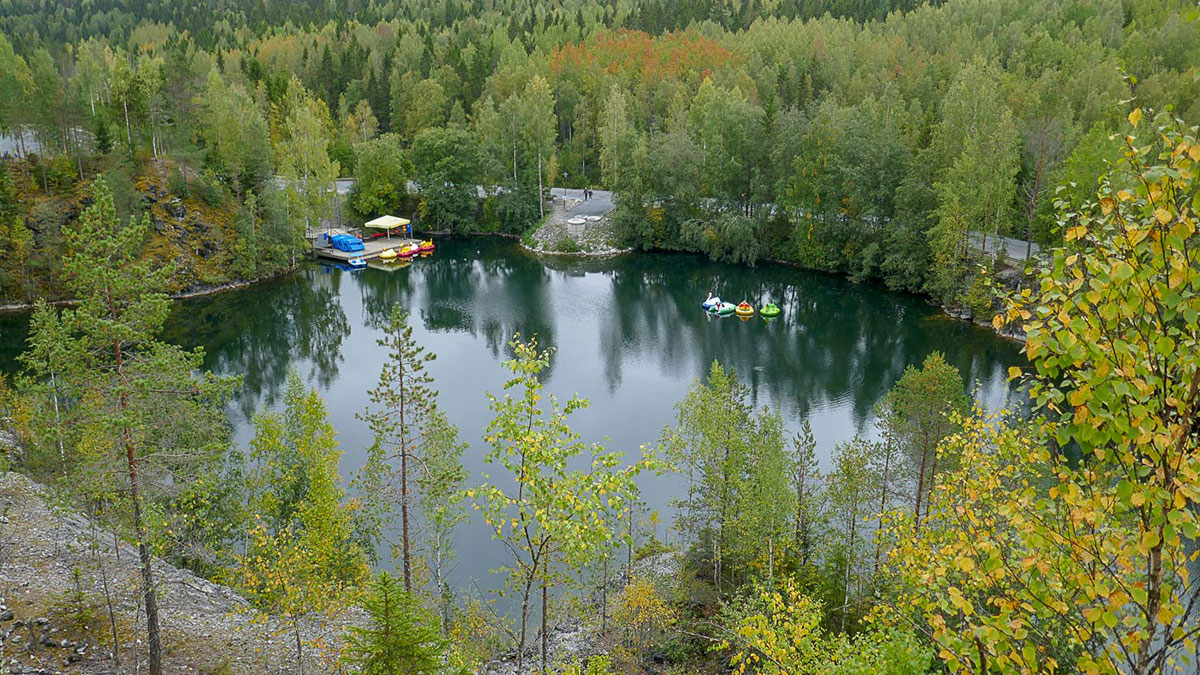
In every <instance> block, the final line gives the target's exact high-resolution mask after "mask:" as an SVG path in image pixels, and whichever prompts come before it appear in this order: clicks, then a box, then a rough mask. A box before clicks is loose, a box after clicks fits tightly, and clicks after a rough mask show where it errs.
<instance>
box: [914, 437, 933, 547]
mask: <svg viewBox="0 0 1200 675" xmlns="http://www.w3.org/2000/svg"><path fill="white" fill-rule="evenodd" d="M928 457H929V450H928V449H926V448H921V468H920V469H919V470H918V471H917V505H916V508H915V509H914V510H913V519H914V520H913V523H914V524H915V525H916V528H917V530H920V529H921V496H922V495H924V494H925V462H926V460H927V459H928Z"/></svg>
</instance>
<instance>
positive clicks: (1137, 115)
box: [1129, 108, 1142, 127]
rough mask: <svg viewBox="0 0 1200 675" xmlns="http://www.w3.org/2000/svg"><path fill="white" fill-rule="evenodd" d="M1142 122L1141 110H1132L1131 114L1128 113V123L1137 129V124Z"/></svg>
mask: <svg viewBox="0 0 1200 675" xmlns="http://www.w3.org/2000/svg"><path fill="white" fill-rule="evenodd" d="M1141 121H1142V109H1141V108H1134V109H1133V112H1131V113H1129V123H1130V124H1132V125H1133V126H1134V127H1137V125H1138V122H1141Z"/></svg>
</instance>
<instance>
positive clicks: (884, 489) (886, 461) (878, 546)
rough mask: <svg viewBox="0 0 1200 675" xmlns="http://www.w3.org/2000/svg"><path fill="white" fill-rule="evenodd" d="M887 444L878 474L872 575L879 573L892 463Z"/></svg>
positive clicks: (889, 444) (889, 443)
mask: <svg viewBox="0 0 1200 675" xmlns="http://www.w3.org/2000/svg"><path fill="white" fill-rule="evenodd" d="M884 443H886V444H887V445H885V446H884V450H883V475H882V476H880V481H879V482H880V483H882V485H881V486H880V490H881V491H880V494H879V529H878V530H877V532H876V535H875V571H874V575H875V576H878V575H879V557H880V555H881V553H882V548H883V547H882V542H881V541H880V539H879V534H878V533H879V532H883V512H884V510H885V509H887V498H888V474H889V472H890V471H891V464H892V446H891V441H884Z"/></svg>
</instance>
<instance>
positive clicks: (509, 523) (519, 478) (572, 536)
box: [468, 335, 648, 674]
mask: <svg viewBox="0 0 1200 675" xmlns="http://www.w3.org/2000/svg"><path fill="white" fill-rule="evenodd" d="M511 347H512V349H513V351H514V352H515V356H514V358H513V359H511V360H509V361H508V362H506V364H505V365H506V366H507V367H508V369H509V370H511V371H512V373H513V378H512V379H511V380H509V381H508V382H507V383H506V384H505V389H507V390H513V389H516V390H517V394H518V395H517V396H515V397H514V396H511V395H505V397H504V398H503V399H501V398H498V397H496V396H492V395H489V400H490V401H491V407H492V411H493V412H494V413H495V417H494V418H493V419H492V421H491V423H490V424H489V425H488V429H487V437H486V440H487V443H488V445H490V446H491V449H490V450H489V451H488V454H487V455H486V456H485V458H484V462H485V463H486V464H487V465H489V466H495V467H499V468H500V469H502V470H503V471H504V473H505V476H504V477H503V478H502V479H501V480H499V481H496V480H494V479H493V478H492V477H491V476H490V475H489V474H488V473H486V472H485V473H484V483H483V484H481V485H480V486H479V487H478V488H475V489H473V490H469V491H468V495H469V496H471V497H472V498H473V499H474V500H475V506H476V508H477V509H479V510H480V511H481V512H482V513H483V516H484V520H485V521H486V522H487V524H488V525H489V526H491V527H492V528H493V530H494V533H495V536H496V538H497V539H499V540H500V541H501V542H502V543H503V544H504V546H505V549H507V551H508V552H509V554H510V556H511V557H512V561H513V564H512V566H511V567H505V568H503V571H504V572H505V573H507V576H508V579H507V586H508V588H509V589H510V590H512V591H515V592H516V593H518V594H519V596H520V599H521V605H520V627H519V629H518V632H517V634H516V636H515V637H516V641H517V673H518V674H520V673H523V672H525V670H524V668H525V642H526V637H527V634H528V630H527V629H528V620H529V615H530V611H531V609H532V607H531V600H532V599H533V591H534V588H535V586H538V585H540V586H541V590H542V628H543V630H542V635H543V641H544V639H545V635H546V630H545V629H546V627H547V622H548V619H547V614H548V611H547V610H548V605H547V601H546V600H547V594H548V590H549V589H548V586H549V585H550V583H552V581H553V580H554V579H555V578H556V575H555V572H554V569H553V566H555V565H565V566H567V567H570V568H574V569H578V568H580V567H582V566H583V565H585V564H587V563H588V562H589V561H591V560H594V559H595V557H596V556H597V555H598V554H599V553H600V552H601V551H604V550H606V549H607V548H608V545H609V543H610V542H611V541H612V539H613V538H614V537H615V536H616V532H618V531H619V529H620V521H621V520H622V516H623V514H624V512H625V510H626V509H627V508H628V504H629V501H630V500H631V499H632V496H633V495H634V493H635V490H636V486H635V484H634V478H635V476H636V475H637V474H638V473H639V472H640V471H641V470H642V469H643V468H645V467H646V466H648V463H647V462H646V461H645V460H643V461H639V462H637V463H634V464H631V465H627V466H625V467H621V466H620V464H621V461H622V455H621V453H615V452H606V451H604V449H603V448H602V447H600V446H598V445H588V444H586V443H584V442H583V441H582V440H580V438H579V435H578V434H577V433H575V431H573V430H572V429H571V427H570V425H569V424H568V422H567V418H568V416H569V415H570V414H571V413H573V412H575V411H577V410H580V409H582V408H584V407H586V406H587V401H586V400H584V399H581V398H578V397H572V398H571V399H570V400H569V401H567V403H566V405H562V406H560V405H559V403H558V401H557V399H555V397H553V396H549V397H546V396H545V395H544V394H543V391H544V389H543V385H542V382H541V372H542V370H543V369H545V368H546V366H547V365H549V362H550V353H549V352H547V351H541V350H539V349H538V346H537V342H536V340H530V341H529V342H522V341H521V339H520V336H519V335H518V336H516V337H515V338H514V340H513V342H512V343H511ZM546 398H548V401H549V407H548V408H547V407H544V405H545V404H544V403H543V399H546ZM585 458H590V463H589V468H588V469H586V470H578V469H571V468H570V467H571V465H573V464H577V463H578V462H579V461H581V460H584V459H585ZM543 647H544V645H543ZM544 664H545V649H544V648H543V665H544Z"/></svg>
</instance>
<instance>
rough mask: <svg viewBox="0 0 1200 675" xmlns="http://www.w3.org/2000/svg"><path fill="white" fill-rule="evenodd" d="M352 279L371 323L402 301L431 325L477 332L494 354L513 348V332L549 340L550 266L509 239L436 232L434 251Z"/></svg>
mask: <svg viewBox="0 0 1200 675" xmlns="http://www.w3.org/2000/svg"><path fill="white" fill-rule="evenodd" d="M356 280H357V282H358V284H359V288H360V292H361V294H362V303H363V314H364V320H365V322H366V323H367V325H369V326H371V327H375V328H378V327H381V326H382V325H383V324H384V323H386V322H387V318H388V316H389V315H390V313H391V308H392V305H394V304H396V303H400V304H401V306H403V307H405V308H408V309H410V310H412V311H413V312H414V314H415V315H416V316H418V317H419V319H420V320H421V322H422V323H423V325H424V327H425V329H426V330H428V331H430V332H463V333H467V334H469V335H471V336H473V337H479V338H482V339H483V342H484V344H485V345H487V348H488V350H489V351H491V353H492V356H493V357H497V358H498V357H499V356H500V354H502V353H503V354H506V355H509V354H510V349H509V346H508V343H509V341H510V340H512V337H513V335H514V334H516V333H521V334H522V335H523V336H525V337H529V336H531V335H537V336H538V339H539V340H540V341H541V342H542V344H543V345H546V346H551V345H553V343H554V322H553V320H552V318H551V313H552V308H553V304H552V302H551V298H550V297H549V294H548V287H549V282H550V272H549V271H548V270H547V269H546V267H545V266H543V265H542V264H541V263H539V262H538V260H537V259H536V258H533V257H531V256H527V255H523V254H522V253H521V252H520V250H519V249H518V248H517V246H516V244H515V242H513V241H510V240H507V239H487V238H482V237H471V238H465V237H464V238H446V239H441V240H439V241H438V249H437V251H436V252H435V253H434V254H433V255H432V256H429V257H427V258H418V259H415V260H413V262H412V264H411V265H409V266H407V267H404V268H401V269H397V270H394V271H392V272H381V271H378V270H367V271H366V272H364V273H363V274H361V275H359V276H357V277H356ZM546 373H547V377H549V376H551V375H552V373H553V371H552V370H548V371H546Z"/></svg>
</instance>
